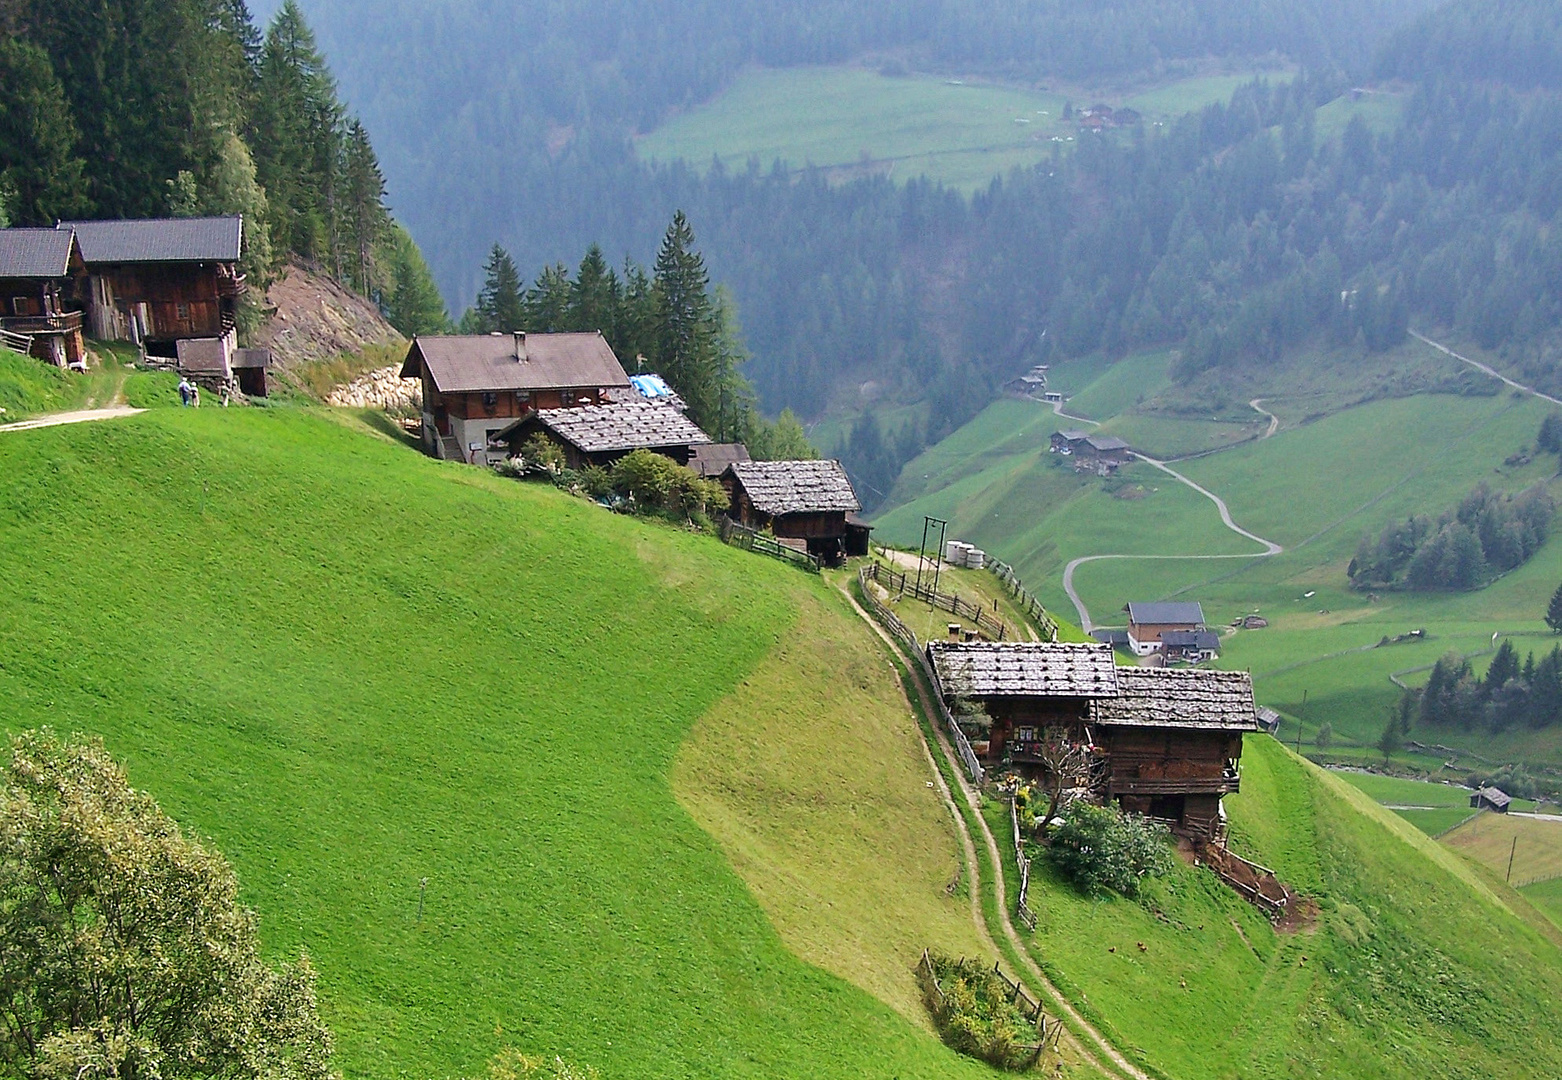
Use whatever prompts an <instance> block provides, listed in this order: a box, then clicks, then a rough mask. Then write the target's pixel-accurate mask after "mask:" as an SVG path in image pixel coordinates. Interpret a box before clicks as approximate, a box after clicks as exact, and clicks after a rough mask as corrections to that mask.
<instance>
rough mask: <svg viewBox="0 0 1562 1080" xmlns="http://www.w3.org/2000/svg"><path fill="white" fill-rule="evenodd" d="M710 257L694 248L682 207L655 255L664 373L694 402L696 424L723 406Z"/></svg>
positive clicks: (707, 420) (660, 356)
mask: <svg viewBox="0 0 1562 1080" xmlns="http://www.w3.org/2000/svg"><path fill="white" fill-rule="evenodd" d="M709 285H710V278H709V275H707V274H706V272H705V260H704V258H703V257H702V256H701V255H700V253H699V252H698V251H697V250H695V247H694V229H693V228H692V227H691V226H690V225H689V220H688V218H686V217H684V214H683V211H682V210H680V211H678V212H677V213H676V214H674V215H673V220H672V224H671V225H669V226H668V227H667V233H666V235H665V236H664V237H663V238H662V247H661V251H660V252H658V254H657V256H656V300H657V304H656V314H657V340H656V356H655V361H656V363H657V364H658V365H659V366H660V368H661V374H662V376H663V377H664V378H665V379H666V380H667V381H668V383H669V384H671V385H672V388H673V389H674V390H676V391H678V393H679V394H681V395H682V396H683V399H684V400H685V401H686V402H688V403H689V412H690V414H691V415H692V417H693V419H694V421H695V422H696V423H701V424H704V423H710V422H711V420H712V419H715V414H716V412H717V410H718V402H717V400H716V399H717V394H716V387H715V385H714V384H715V378H714V374H715V373H714V371H713V370H712V369H713V367H714V365H713V363H712V360H713V357H712V349H711V340H710V328H711V301H710V295H709V293H708V292H707V288H708V287H709Z"/></svg>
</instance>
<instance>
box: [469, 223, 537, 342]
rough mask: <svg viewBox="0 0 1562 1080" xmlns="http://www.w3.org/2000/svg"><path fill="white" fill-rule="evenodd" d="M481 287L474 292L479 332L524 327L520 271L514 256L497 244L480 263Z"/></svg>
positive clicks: (524, 312) (513, 330) (508, 331)
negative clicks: (477, 291)
mask: <svg viewBox="0 0 1562 1080" xmlns="http://www.w3.org/2000/svg"><path fill="white" fill-rule="evenodd" d="M483 274H484V280H483V288H482V291H481V292H479V293H478V294H477V307H476V311H477V313H478V317H479V319H480V326H481V329H480V330H478V332H479V333H484V332H491V331H495V330H498V331H500V332H502V333H513V332H515V331H517V330H524V329H526V309H525V306H524V305H523V303H522V301H521V274H520V271H518V270H517V269H516V268H515V260H514V259H512V258H510V253H509V252H508V251H506V250H504V248H502V247H500V246H499V245H498V244H495V245H494V246H493V250H492V251H490V252H489V253H488V262H487V263H486V264H484V266H483Z"/></svg>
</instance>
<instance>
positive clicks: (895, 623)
mask: <svg viewBox="0 0 1562 1080" xmlns="http://www.w3.org/2000/svg"><path fill="white" fill-rule="evenodd" d="M878 565H879V564H878V563H872V562H870V563H867V564H865V565H864V566H863V567H862V569H860V570H858V571H857V585H858V587H859V588H860V589H861V590H862V596H863V599H864V600H865V601H867V604H868V608H869V610H871V611H872V612H873V615H874V617H875V618H876V619H878V620H879V621H880V622H881V623H883V624H884V627H885V629H887V630H888V631H889V632H890V633H891V634H894V635H895V637H896V638H898V639H899V640H900V642H901V644H903V645H905V646H906V648H908V649H910V650H911V655H912V656H914V657H916V658H917V663H918V664H920V665H921V667H922V674H923V675H924V676H926V677H927V681H928V685H930V686H931V687H932V688H933V702H934V708H936V709H937V710H938V719H939V720H940V721H942V723H943V726H944V730H945V731H947V732H948V733H949V738H950V741H951V742H953V743H954V744H955V752H956V754H958V755H959V757H960V764H962V765H964V766H965V771H966V775H967V776H969V777H970V778H971V782H972V783H974V784H976V785H978V786H980V785H981V784H982V782H983V781H984V780H985V779H986V778H987V771H986V770H985V769H983V768H982V763H981V760H980V759H979V758H977V756H976V751H974V750H972V749H971V740H969V739H967V738H966V737H965V732H963V731H961V730H960V725H959V724H957V723H955V718H954V716H953V715H952V714H951V713H950V712H949V706H948V705H947V704H945V702H944V689H943V687H942V686H941V685H940V684H939V681H938V672H937V671H935V670H933V665H932V664H931V663H930V662H929V661H928V658H927V650H926V649H925V648H923V647H922V643H921V642H920V641H918V640H917V635H916V633H915V632H914V631H913V630H912V629H911V627H909V626H907V625H906V624H905V623H903V622H901V620H900V616H898V615H896V614H895V613H894V612H893V611H891V610H890V609H889V605H887V604H885V603H884V601H882V600H880V599H879V598H878V596H877V594H875V593H874V591H873V590H872V589H870V588H869V587H868V582H869V581H870V580H872V579H873V571H872V569H871V568H872V567H875V566H878Z"/></svg>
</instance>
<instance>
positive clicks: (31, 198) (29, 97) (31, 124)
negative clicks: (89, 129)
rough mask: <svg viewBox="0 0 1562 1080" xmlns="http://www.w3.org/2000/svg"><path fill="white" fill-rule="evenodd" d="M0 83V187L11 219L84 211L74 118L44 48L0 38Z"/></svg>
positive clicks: (39, 219)
mask: <svg viewBox="0 0 1562 1080" xmlns="http://www.w3.org/2000/svg"><path fill="white" fill-rule="evenodd" d="M0 86H3V87H4V88H5V92H4V94H3V95H0V190H3V191H5V192H6V193H7V194H6V199H7V202H8V204H9V205H8V210H9V216H10V218H11V219H12V221H13V222H14V223H15V224H17V225H52V224H54V222H55V220H56V219H58V218H66V217H73V216H75V215H78V214H85V213H87V212H88V211H89V209H90V206H91V204H90V202H89V201H88V199H87V178H86V174H85V168H86V163H85V162H84V161H82V159H81V158H80V157H78V156H77V154H76V140H77V138H78V137H79V136H78V133H77V131H76V122H75V121H74V120H73V119H72V118H71V114H70V105H69V104H68V103H67V102H66V100H65V90H64V88H63V87H61V86H60V81H59V79H57V78H56V77H55V74H54V67H53V65H52V64H51V63H50V62H49V56H48V54H47V53H45V52H44V51H43V50H42V49H40V48H38V47H37V46H35V45H31V44H28V43H27V42H25V41H22V40H21V39H20V38H0Z"/></svg>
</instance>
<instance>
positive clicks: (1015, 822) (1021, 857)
mask: <svg viewBox="0 0 1562 1080" xmlns="http://www.w3.org/2000/svg"><path fill="white" fill-rule="evenodd" d="M1009 824H1010V825H1011V826H1012V827H1013V829H1014V862H1015V865H1017V866H1018V867H1019V869H1020V890H1019V892H1017V893H1015V894H1014V912H1015V914H1017V915H1018V916H1019V917H1020V922H1022V923H1024V924H1025V929H1027V930H1029V931H1031V932H1032V933H1034V932H1035V930H1036V915H1035V913H1034V912H1032V911H1031V909H1030V905H1029V904H1028V903H1026V900H1027V898H1028V897H1029V895H1030V856H1028V855H1026V854H1025V837H1023V836H1021V835H1020V808H1019V805H1018V804H1017V803H1016V801H1015V796H1014V794H1013V793H1012V792H1011V793H1010V795H1009Z"/></svg>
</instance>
